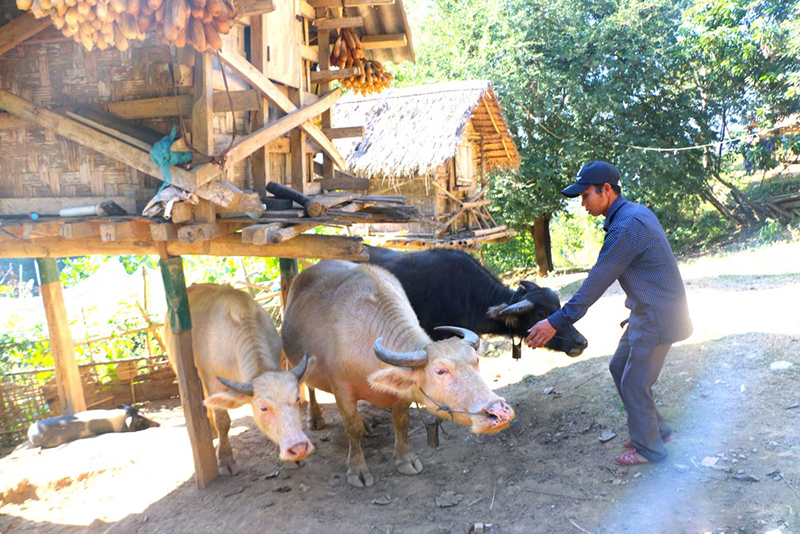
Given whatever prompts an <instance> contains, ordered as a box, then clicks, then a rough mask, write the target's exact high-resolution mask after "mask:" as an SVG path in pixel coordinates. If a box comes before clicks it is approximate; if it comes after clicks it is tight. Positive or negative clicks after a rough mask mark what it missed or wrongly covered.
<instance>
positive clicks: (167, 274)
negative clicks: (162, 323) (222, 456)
mask: <svg viewBox="0 0 800 534" xmlns="http://www.w3.org/2000/svg"><path fill="white" fill-rule="evenodd" d="M158 263H159V265H160V266H161V278H162V279H163V280H164V296H165V297H166V299H167V315H168V317H169V327H170V328H169V329H167V335H168V336H171V339H170V340H169V341H168V343H169V346H170V352H171V354H170V356H171V360H172V364H173V365H174V366H175V374H177V375H178V389H179V390H180V394H181V406H182V407H183V415H184V417H185V418H186V430H187V431H188V432H189V442H190V443H191V446H192V457H193V458H194V471H195V482H196V483H197V487H199V488H201V489H202V488H205V487H206V486H208V485H209V484H210V483H211V481H212V480H214V478H215V477H216V476H217V475H218V474H219V468H218V467H217V458H216V454H215V453H214V445H213V443H212V442H211V424H210V423H209V421H208V417H207V416H206V409H205V407H204V406H203V386H202V384H201V383H200V376H199V375H198V373H197V367H195V363H194V351H193V346H192V318H191V313H190V311H189V297H188V295H187V294H186V280H185V278H184V275H183V259H182V258H179V257H177V258H176V257H168V256H166V255H162V256H161V260H160V261H159V262H158Z"/></svg>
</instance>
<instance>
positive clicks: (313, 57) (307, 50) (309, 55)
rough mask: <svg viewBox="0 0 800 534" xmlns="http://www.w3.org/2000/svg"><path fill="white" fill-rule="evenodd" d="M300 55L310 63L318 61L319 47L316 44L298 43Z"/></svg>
mask: <svg viewBox="0 0 800 534" xmlns="http://www.w3.org/2000/svg"><path fill="white" fill-rule="evenodd" d="M300 57H302V58H303V59H304V60H306V61H310V62H311V63H319V48H318V47H317V46H316V45H307V44H301V45H300Z"/></svg>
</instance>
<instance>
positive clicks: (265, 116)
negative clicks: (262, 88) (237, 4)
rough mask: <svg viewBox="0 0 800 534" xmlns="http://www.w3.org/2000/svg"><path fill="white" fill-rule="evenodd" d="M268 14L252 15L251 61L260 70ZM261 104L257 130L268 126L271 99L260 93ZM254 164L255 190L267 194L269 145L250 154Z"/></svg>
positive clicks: (255, 124)
mask: <svg viewBox="0 0 800 534" xmlns="http://www.w3.org/2000/svg"><path fill="white" fill-rule="evenodd" d="M265 17H266V15H254V16H252V17H250V52H251V57H250V63H252V64H253V66H254V67H255V68H257V69H258V70H259V71H260V72H262V73H265V72H266V70H267V49H268V47H267V32H266V24H267V21H266V20H265ZM258 98H259V101H260V102H261V105H260V106H259V110H258V111H257V112H256V113H253V118H252V121H251V125H252V128H253V130H252V131H254V132H255V131H257V130H260V129H261V128H263V127H264V126H266V124H267V123H268V122H269V101H268V100H267V99H266V98H264V96H263V95H260V94H259V95H258ZM250 162H251V164H252V170H253V173H252V176H253V184H252V185H253V191H255V192H256V193H258V194H259V195H261V196H262V197H263V196H266V195H267V189H266V188H267V182H268V181H269V152H268V150H267V147H264V148H262V149H259V150H257V151H256V152H255V153H254V154H253V155H252V156H250Z"/></svg>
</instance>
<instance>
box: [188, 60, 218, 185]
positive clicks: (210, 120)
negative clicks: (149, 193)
mask: <svg viewBox="0 0 800 534" xmlns="http://www.w3.org/2000/svg"><path fill="white" fill-rule="evenodd" d="M212 57H213V56H212V55H211V54H205V53H202V52H195V55H194V98H193V101H192V146H194V147H195V148H196V149H197V150H199V151H200V152H202V153H203V154H205V155H207V156H213V155H214V111H213V109H214V108H213V103H212V101H213V98H214V85H213V81H212V77H213V76H214V67H213V65H212ZM204 159H205V157H204V156H201V155H199V154H195V153H192V163H195V164H197V163H199V162H200V161H202V160H204ZM198 185H200V184H198Z"/></svg>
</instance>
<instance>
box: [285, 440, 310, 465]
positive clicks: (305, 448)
mask: <svg viewBox="0 0 800 534" xmlns="http://www.w3.org/2000/svg"><path fill="white" fill-rule="evenodd" d="M313 450H314V446H313V445H311V442H310V441H308V440H304V441H298V442H297V443H295V444H294V445H291V446H290V447H288V448H287V449H286V454H287V456H289V458H290V459H291V460H302V459H303V458H305V457H306V456H308V455H309V454H311V452H312V451H313Z"/></svg>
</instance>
